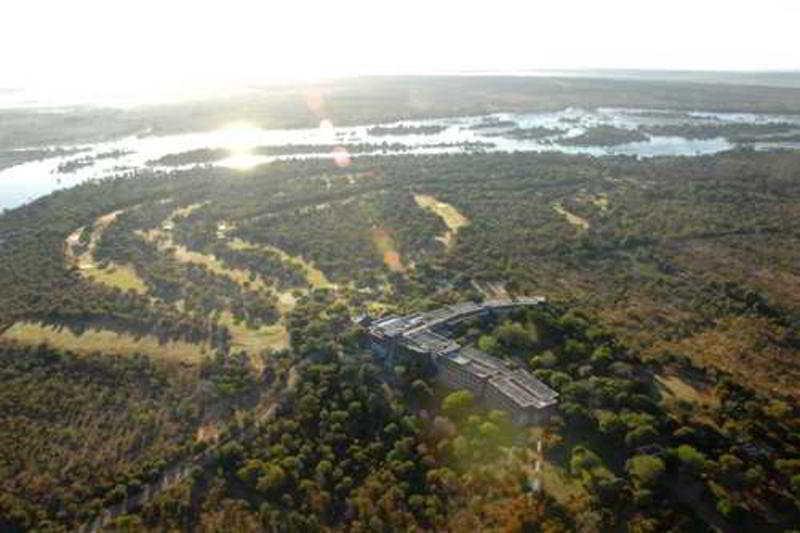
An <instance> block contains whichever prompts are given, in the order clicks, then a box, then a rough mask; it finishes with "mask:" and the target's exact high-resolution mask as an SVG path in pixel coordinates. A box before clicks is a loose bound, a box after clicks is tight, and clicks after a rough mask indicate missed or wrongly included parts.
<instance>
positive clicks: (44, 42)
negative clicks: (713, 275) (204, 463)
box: [0, 0, 800, 90]
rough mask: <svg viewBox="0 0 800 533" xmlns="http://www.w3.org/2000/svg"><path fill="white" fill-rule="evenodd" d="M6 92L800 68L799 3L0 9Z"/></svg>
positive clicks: (1, 75) (59, 4) (119, 0)
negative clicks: (449, 75)
mask: <svg viewBox="0 0 800 533" xmlns="http://www.w3.org/2000/svg"><path fill="white" fill-rule="evenodd" d="M0 13H2V19H1V20H2V21H1V22H0V50H1V51H2V52H1V54H2V55H0V58H2V61H1V62H0V87H31V86H34V87H39V88H43V89H47V90H55V89H58V88H86V87H91V88H93V89H95V90H97V89H98V88H106V87H120V86H128V87H132V88H135V89H137V90H149V89H152V88H154V87H165V86H175V87H180V86H185V85H189V84H193V83H197V82H200V83H205V84H215V85H216V84H222V83H227V82H231V81H257V80H266V79H276V78H286V77H292V78H297V77H303V78H308V77H318V76H337V75H348V74H354V73H423V72H431V71H441V70H444V69H447V70H457V69H537V68H556V69H558V68H565V69H571V68H657V69H715V70H725V69H735V70H746V69H800V1H798V0H759V1H750V0H748V1H744V0H719V1H718V0H669V1H665V2H647V1H642V0H636V1H633V0H632V1H628V0H620V1H612V0H609V1H600V0H595V1H576V0H555V1H538V2H537V1H535V0H519V1H506V0H490V1H475V2H472V1H469V0H460V1H457V2H450V1H441V0H439V1H437V0H424V1H417V0H399V1H395V2H381V1H379V0H371V1H364V2H361V1H350V0H339V1H336V0H327V1H324V2H312V1H307V0H290V1H286V2H282V1H279V0H258V1H253V2H244V1H239V0H224V1H203V0H192V1H176V0H158V1H150V0H70V1H63V0H54V1H42V0H3V1H2V7H0Z"/></svg>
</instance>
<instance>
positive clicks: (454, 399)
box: [442, 390, 475, 420]
mask: <svg viewBox="0 0 800 533" xmlns="http://www.w3.org/2000/svg"><path fill="white" fill-rule="evenodd" d="M474 404H475V396H474V395H473V394H472V393H471V392H470V391H468V390H457V391H455V392H451V393H450V394H448V395H447V396H445V398H444V400H443V401H442V412H443V413H444V414H445V415H446V416H448V417H450V418H452V419H454V420H460V419H462V418H463V417H464V416H465V415H466V414H467V412H469V410H470V409H471V408H472V406H473V405H474Z"/></svg>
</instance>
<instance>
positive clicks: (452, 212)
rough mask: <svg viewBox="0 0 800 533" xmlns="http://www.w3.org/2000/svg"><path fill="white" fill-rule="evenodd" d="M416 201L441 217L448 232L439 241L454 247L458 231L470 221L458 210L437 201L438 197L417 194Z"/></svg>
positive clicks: (446, 245) (448, 246)
mask: <svg viewBox="0 0 800 533" xmlns="http://www.w3.org/2000/svg"><path fill="white" fill-rule="evenodd" d="M414 201H416V202H417V205H418V206H420V207H421V208H423V209H427V210H428V211H431V212H433V213H434V214H435V215H437V216H439V217H440V218H441V219H442V221H444V223H445V224H446V225H447V228H448V231H446V232H445V233H444V235H441V236H439V237H438V240H439V241H441V242H442V244H444V245H445V247H447V248H450V247H451V246H452V245H453V242H454V240H455V236H456V234H457V233H458V230H459V229H461V228H463V227H464V226H466V225H467V224H469V219H467V217H465V216H464V215H462V214H461V213H460V212H459V211H458V209H456V208H455V207H453V206H452V205H450V204H448V203H446V202H442V201H441V200H437V199H436V197H434V196H430V195H427V194H415V195H414Z"/></svg>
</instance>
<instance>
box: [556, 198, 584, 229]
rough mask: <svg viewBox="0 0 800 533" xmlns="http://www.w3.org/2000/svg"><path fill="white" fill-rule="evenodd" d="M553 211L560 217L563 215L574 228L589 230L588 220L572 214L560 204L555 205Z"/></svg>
mask: <svg viewBox="0 0 800 533" xmlns="http://www.w3.org/2000/svg"><path fill="white" fill-rule="evenodd" d="M553 210H554V211H555V212H556V213H558V214H559V215H561V216H563V217H564V218H566V219H567V222H569V223H570V224H572V225H573V226H575V227H577V228H580V229H582V230H587V229H589V221H588V220H586V219H585V218H582V217H579V216H578V215H576V214H574V213H570V212H569V211H567V210H566V209H564V206H563V205H561V204H559V203H556V204H553Z"/></svg>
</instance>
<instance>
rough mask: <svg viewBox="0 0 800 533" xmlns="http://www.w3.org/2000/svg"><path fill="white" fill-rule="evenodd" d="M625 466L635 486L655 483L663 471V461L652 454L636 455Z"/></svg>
mask: <svg viewBox="0 0 800 533" xmlns="http://www.w3.org/2000/svg"><path fill="white" fill-rule="evenodd" d="M625 466H626V469H627V470H628V473H629V474H630V475H631V477H632V478H633V480H634V483H635V484H636V486H637V487H643V488H644V487H652V486H654V485H656V483H658V480H659V479H660V478H661V475H662V474H663V473H664V461H662V460H661V459H660V458H659V457H656V456H654V455H636V456H634V457H632V458H631V459H629V460H628V462H627V463H626V465H625Z"/></svg>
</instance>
